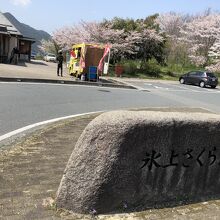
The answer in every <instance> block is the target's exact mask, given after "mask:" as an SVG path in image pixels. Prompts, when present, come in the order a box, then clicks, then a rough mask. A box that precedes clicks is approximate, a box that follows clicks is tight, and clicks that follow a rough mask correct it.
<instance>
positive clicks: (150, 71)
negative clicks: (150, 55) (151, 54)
mask: <svg viewBox="0 0 220 220" xmlns="http://www.w3.org/2000/svg"><path fill="white" fill-rule="evenodd" d="M160 68H161V66H160V65H159V64H158V62H157V61H156V60H155V59H151V60H148V62H145V63H143V64H142V66H141V72H143V73H144V74H146V75H148V76H150V77H156V78H158V77H160V72H161V70H160Z"/></svg>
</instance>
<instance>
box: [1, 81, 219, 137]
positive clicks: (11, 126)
mask: <svg viewBox="0 0 220 220" xmlns="http://www.w3.org/2000/svg"><path fill="white" fill-rule="evenodd" d="M132 83H135V82H132ZM136 83H137V84H136V85H137V86H139V87H140V88H142V90H129V89H114V88H104V87H87V86H73V85H69V86H68V85H52V84H25V83H0V103H1V105H0V106H1V107H0V125H1V126H0V135H3V134H5V133H7V132H10V131H13V130H15V129H18V128H21V127H24V126H27V125H29V124H32V123H37V122H40V121H44V120H49V119H53V118H57V117H62V116H67V115H72V114H77V113H84V112H91V111H99V110H116V109H126V108H140V107H200V108H205V109H208V110H211V111H213V112H216V113H220V90H219V89H202V88H199V87H195V86H187V85H179V84H175V83H166V84H164V83H160V82H153V83H149V82H143V83H141V82H136Z"/></svg>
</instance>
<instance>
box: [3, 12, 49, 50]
mask: <svg viewBox="0 0 220 220" xmlns="http://www.w3.org/2000/svg"><path fill="white" fill-rule="evenodd" d="M3 14H4V15H5V17H6V18H7V19H8V20H9V21H10V22H11V23H12V24H13V25H14V26H15V27H16V28H17V29H18V30H19V31H20V33H21V34H22V35H23V36H24V37H30V38H34V39H35V40H36V43H34V44H33V45H32V51H33V52H36V53H37V52H39V49H38V45H39V44H40V41H41V40H42V39H45V40H48V39H50V37H51V36H50V35H49V34H48V33H47V32H46V31H43V30H36V29H34V28H32V27H31V26H29V25H26V24H23V23H20V22H19V21H18V20H17V19H16V18H15V17H14V16H13V15H12V14H10V13H8V12H6V13H3Z"/></svg>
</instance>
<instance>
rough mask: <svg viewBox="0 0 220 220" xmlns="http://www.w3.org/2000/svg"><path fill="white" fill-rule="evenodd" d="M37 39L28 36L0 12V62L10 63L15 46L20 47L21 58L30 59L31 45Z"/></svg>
mask: <svg viewBox="0 0 220 220" xmlns="http://www.w3.org/2000/svg"><path fill="white" fill-rule="evenodd" d="M34 42H35V40H34V39H33V38H27V37H25V36H23V35H22V33H21V32H20V31H19V30H18V29H17V28H16V27H15V26H14V25H13V24H12V23H11V22H10V21H9V20H8V19H7V18H6V17H5V16H4V14H2V13H1V12H0V63H8V61H9V59H10V56H11V52H12V50H13V48H15V47H16V48H18V50H19V58H20V59H24V60H27V61H30V59H31V45H32V43H34Z"/></svg>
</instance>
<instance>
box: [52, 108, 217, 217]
mask: <svg viewBox="0 0 220 220" xmlns="http://www.w3.org/2000/svg"><path fill="white" fill-rule="evenodd" d="M219 171H220V116H219V115H214V114H205V113H190V114H189V113H171V112H145V111H140V112H133V111H114V112H108V113H104V114H102V115H100V116H98V117H97V118H96V119H94V120H93V121H92V122H91V123H90V124H89V125H88V126H87V127H86V129H85V130H84V132H83V133H82V135H81V136H80V138H79V140H78V142H77V144H76V146H75V147H74V149H73V153H72V155H71V157H70V159H69V162H68V165H67V167H66V170H65V172H64V176H63V178H62V180H61V184H60V187H59V189H58V192H57V198H56V203H57V206H58V208H65V209H68V210H72V211H73V212H77V213H89V212H90V210H96V211H97V212H98V213H110V212H123V211H125V210H126V212H127V211H134V210H143V209H146V208H152V207H159V206H160V207H165V206H170V205H175V204H179V203H182V202H183V203H187V202H193V201H199V200H203V199H208V198H213V197H219V196H220V172H219Z"/></svg>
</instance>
